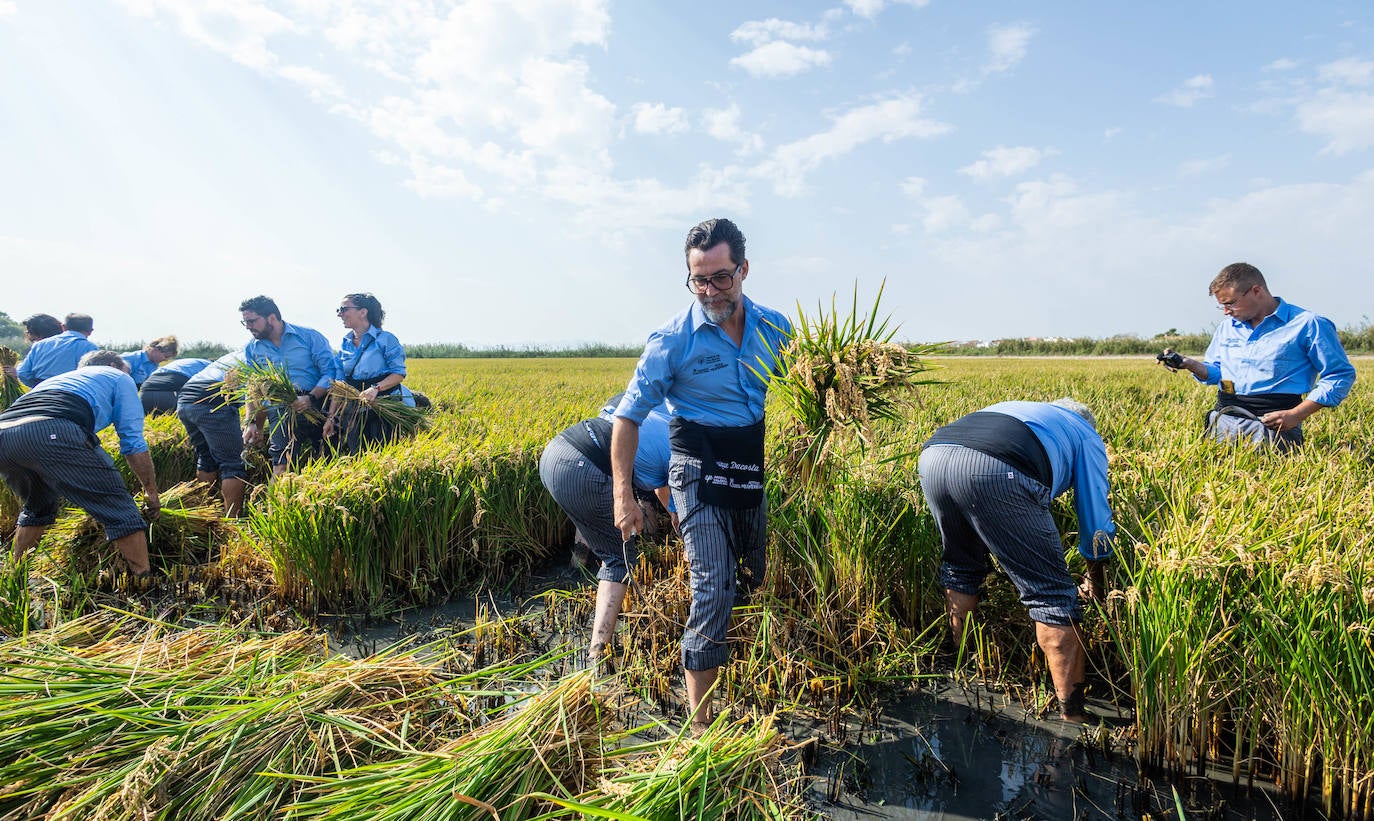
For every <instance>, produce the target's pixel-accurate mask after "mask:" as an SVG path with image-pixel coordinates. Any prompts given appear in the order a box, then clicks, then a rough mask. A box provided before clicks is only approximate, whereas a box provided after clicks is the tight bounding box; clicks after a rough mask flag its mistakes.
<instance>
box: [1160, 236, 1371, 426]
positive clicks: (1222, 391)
mask: <svg viewBox="0 0 1374 821" xmlns="http://www.w3.org/2000/svg"><path fill="white" fill-rule="evenodd" d="M1207 293H1208V294H1209V295H1211V296H1213V297H1215V298H1216V300H1217V307H1218V308H1219V309H1220V310H1221V311H1222V312H1223V313H1224V314H1226V318H1225V319H1223V320H1222V321H1221V323H1220V324H1218V325H1217V329H1216V331H1215V332H1214V333H1213V334H1212V342H1211V344H1209V345H1208V346H1207V353H1206V354H1205V355H1204V357H1203V361H1202V362H1199V361H1198V360H1196V359H1192V358H1190V357H1186V356H1180V357H1179V358H1178V359H1177V360H1173V359H1171V355H1172V354H1173V353H1174V352H1173V351H1172V350H1168V349H1166V350H1165V351H1164V354H1163V355H1162V356H1161V357H1160V362H1161V363H1162V364H1163V365H1164V366H1165V367H1166V368H1168V369H1169V370H1171V371H1176V370H1180V369H1183V370H1187V371H1188V372H1190V373H1191V374H1193V376H1194V377H1195V378H1196V379H1197V380H1198V381H1199V382H1202V383H1203V384H1206V385H1216V386H1218V390H1217V401H1216V407H1215V409H1214V410H1213V411H1212V413H1211V414H1209V419H1210V425H1209V429H1210V430H1212V431H1213V433H1214V436H1215V437H1216V438H1219V439H1224V438H1237V437H1241V438H1252V436H1251V433H1250V431H1249V430H1248V429H1247V427H1253V428H1254V430H1255V431H1256V432H1262V431H1263V429H1264V428H1267V429H1268V431H1270V432H1271V433H1269V434H1268V437H1269V438H1271V439H1273V441H1274V443H1275V444H1276V445H1277V447H1278V448H1279V450H1289V449H1291V448H1293V447H1296V446H1298V445H1301V444H1302V442H1303V434H1302V423H1303V421H1304V420H1306V419H1307V418H1308V417H1310V416H1311V415H1312V414H1314V413H1316V412H1317V411H1319V410H1321V409H1322V408H1334V407H1335V406H1336V405H1339V404H1340V403H1341V400H1343V399H1345V397H1346V395H1347V394H1349V393H1350V388H1351V386H1352V385H1354V384H1355V367H1354V366H1353V365H1351V364H1350V358H1349V357H1348V356H1346V353H1345V348H1343V347H1342V346H1341V340H1340V337H1339V335H1337V333H1336V326H1335V325H1334V324H1333V323H1332V322H1331V320H1329V319H1327V318H1326V317H1324V316H1319V315H1317V314H1315V313H1312V312H1311V311H1308V310H1305V309H1303V308H1299V307H1298V306H1296V305H1293V304H1292V303H1288V302H1284V301H1283V300H1282V299H1280V298H1279V297H1276V296H1274V295H1273V294H1271V293H1270V292H1269V286H1268V284H1267V283H1266V282H1265V281H1264V275H1263V274H1261V273H1260V271H1259V269H1258V268H1256V267H1255V266H1253V265H1251V264H1249V263H1247V262H1235V263H1232V264H1230V265H1227V266H1226V267H1225V268H1222V269H1221V272H1220V273H1218V274H1217V275H1216V277H1215V278H1214V279H1213V280H1212V283H1211V285H1210V286H1209V287H1208V290H1207ZM1304 394H1306V396H1304ZM1225 416H1231V417H1232V418H1233V419H1234V418H1241V419H1242V421H1240V422H1237V423H1235V424H1219V423H1220V422H1226V421H1228V420H1227V419H1219V418H1218V417H1225ZM1261 425H1262V426H1263V427H1260V426H1261Z"/></svg>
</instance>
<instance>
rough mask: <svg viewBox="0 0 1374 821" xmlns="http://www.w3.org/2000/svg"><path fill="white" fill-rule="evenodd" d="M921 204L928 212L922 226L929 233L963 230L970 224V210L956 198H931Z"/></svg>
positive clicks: (950, 196)
mask: <svg viewBox="0 0 1374 821" xmlns="http://www.w3.org/2000/svg"><path fill="white" fill-rule="evenodd" d="M921 204H922V206H923V207H924V208H925V212H926V215H925V219H924V220H922V223H921V224H922V225H923V226H925V229H926V232H927V233H931V234H938V233H942V232H944V231H950V230H953V229H956V228H962V227H964V226H966V225H968V223H969V212H968V208H967V207H966V206H965V205H964V203H963V200H961V199H959V198H958V197H956V196H953V195H949V196H943V197H931V198H929V199H926V200H924V201H922V203H921Z"/></svg>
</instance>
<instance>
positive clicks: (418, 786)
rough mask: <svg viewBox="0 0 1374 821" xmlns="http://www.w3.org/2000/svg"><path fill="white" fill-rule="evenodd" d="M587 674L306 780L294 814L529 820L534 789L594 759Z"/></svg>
mask: <svg viewBox="0 0 1374 821" xmlns="http://www.w3.org/2000/svg"><path fill="white" fill-rule="evenodd" d="M591 685H592V673H591V671H583V672H580V673H575V674H573V675H570V676H568V677H566V678H564V679H563V680H561V681H559V682H558V683H557V684H556V685H554V686H553V687H551V688H549V689H548V690H545V691H543V692H541V693H539V694H537V695H535V696H532V697H530V698H529V700H528V702H527V703H526V704H525V705H524V706H523V707H520V708H518V709H517V710H516V711H515V712H513V713H511V714H510V715H508V716H506V717H504V718H501V719H498V720H496V721H493V722H492V723H490V724H487V725H486V726H483V727H480V728H478V729H476V730H473V731H472V732H470V733H468V734H467V735H464V736H462V737H461V738H458V739H455V740H454V741H452V742H450V743H448V744H445V745H444V746H443V747H440V748H439V749H438V750H435V751H434V752H424V753H419V752H417V753H414V754H411V755H409V756H405V757H403V758H399V759H395V760H392V761H388V762H385V763H377V764H369V765H365V766H361V767H355V768H352V769H347V770H344V771H342V772H340V773H339V774H338V775H337V776H333V777H328V778H319V779H312V783H311V784H310V786H309V787H308V788H307V790H306V797H305V798H304V800H302V801H300V802H299V803H297V804H295V805H293V806H290V807H287V808H286V809H285V814H286V816H287V817H288V818H292V819H306V818H330V819H359V821H364V820H365V821H381V820H382V819H415V820H416V821H419V820H420V819H449V820H451V821H459V820H460V819H469V818H470V819H474V821H475V820H476V819H484V820H485V819H490V818H528V817H529V816H530V815H531V814H532V813H531V811H532V810H533V809H534V808H535V807H536V805H537V803H538V799H537V798H535V795H536V794H538V795H539V796H541V797H552V796H554V795H558V796H562V797H564V798H567V797H570V796H572V795H574V794H576V793H579V792H582V791H583V790H585V789H586V786H587V782H588V777H589V772H590V770H591V769H592V767H593V764H594V762H596V761H597V760H599V757H600V749H601V747H600V744H601V716H600V711H599V708H598V703H597V701H596V700H595V698H594V697H593V695H592V686H591Z"/></svg>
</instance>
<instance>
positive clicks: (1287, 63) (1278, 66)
mask: <svg viewBox="0 0 1374 821" xmlns="http://www.w3.org/2000/svg"><path fill="white" fill-rule="evenodd" d="M1297 67H1298V61H1297V60H1290V59H1288V58H1287V57H1280V58H1279V59H1277V60H1275V61H1274V62H1272V63H1270V64H1269V65H1267V66H1265V67H1264V70H1265V71H1292V70H1293V69H1295V68H1297Z"/></svg>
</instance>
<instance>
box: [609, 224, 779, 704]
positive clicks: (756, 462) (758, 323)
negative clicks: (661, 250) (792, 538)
mask: <svg viewBox="0 0 1374 821" xmlns="http://www.w3.org/2000/svg"><path fill="white" fill-rule="evenodd" d="M683 252H684V255H685V256H686V261H687V282H686V285H687V288H688V290H690V291H691V292H692V294H693V295H695V297H696V299H695V300H694V301H693V302H692V304H691V305H690V306H689V307H688V308H687V309H686V310H684V311H682V312H681V313H679V314H678V315H677V316H675V317H673V318H672V319H671V320H669V321H668V323H667V324H665V325H663V326H661V327H660V328H659V329H658V330H656V331H654V332H653V333H652V334H650V335H649V341H648V343H647V344H646V345H645V348H644V353H643V355H641V356H640V358H639V364H638V365H637V366H636V368H635V373H634V376H633V377H632V378H631V379H630V384H629V387H627V388H626V390H625V396H624V398H623V399H622V400H621V401H620V405H619V406H618V407H617V408H616V411H615V423H614V427H613V429H612V435H611V467H612V474H613V477H614V488H613V490H614V494H615V522H616V526H617V527H618V528H619V529H620V533H621V537H622V538H624V539H625V540H627V541H628V540H630V539H633V538H635V537H636V536H637V535H638V534H639V533H640V532H642V531H643V529H644V517H643V513H642V512H641V510H640V508H639V505H638V504H636V503H635V495H634V461H635V454H636V452H637V449H638V445H639V426H640V424H641V423H643V422H644V420H645V418H646V417H647V416H648V414H649V412H650V411H651V410H653V409H654V408H655V407H657V406H658V405H659V404H660V403H663V402H664V401H665V400H666V402H667V408H668V411H669V413H670V414H671V421H670V439H671V448H672V455H671V457H670V462H669V464H670V468H669V472H668V484H669V488H670V489H671V491H672V494H673V504H674V506H675V507H676V508H677V514H678V527H679V530H680V531H681V533H682V541H683V548H684V552H685V553H686V556H687V560H688V563H689V568H690V571H691V585H692V604H691V609H690V611H689V613H688V616H687V624H686V627H685V630H684V633H683V638H682V666H683V668H684V670H685V677H686V680H687V706H688V711H689V721H690V722H691V723H692V725H693V727H694V729H700V728H702V727H704V726H705V725H709V724H710V723H711V717H712V710H711V704H710V697H709V694H710V692H711V689H712V687H713V686H714V685H715V682H716V678H717V676H718V674H719V672H720V667H721V665H723V664H724V663H725V662H726V661H728V660H729V658H730V645H729V643H728V639H727V633H728V631H729V627H730V614H731V610H732V608H733V606H734V603H735V600H736V595H737V590H738V588H743V590H744V591H747V590H749V589H752V588H753V587H755V586H757V585H759V584H760V583H762V581H763V573H764V569H765V558H766V553H765V545H764V537H765V532H766V526H767V509H766V505H765V500H764V485H763V478H764V477H763V450H764V447H763V445H764V443H763V438H764V422H763V405H764V398H765V394H766V392H767V389H768V386H767V381H766V380H767V378H768V377H769V375H770V374H771V372H772V370H773V369H774V367H775V366H776V361H777V357H778V354H779V352H780V351H781V350H782V348H783V346H784V345H786V344H787V338H788V335H789V334H790V333H791V331H792V323H791V322H789V321H788V319H787V317H786V316H784V315H782V314H781V313H779V312H777V311H774V310H772V309H770V308H765V307H763V306H761V305H758V304H756V303H755V302H753V301H752V300H750V299H749V298H748V297H746V296H744V280H745V278H746V277H748V276H749V260H748V258H747V257H746V256H745V253H744V234H742V233H741V232H740V230H739V228H738V227H736V226H735V224H734V223H733V222H731V221H730V220H727V219H712V220H707V221H705V222H703V223H701V224H699V225H697V226H696V227H694V228H693V229H692V230H691V231H689V232H688V234H687V241H686V243H685V244H684V248H683ZM760 373H761V374H762V375H760ZM740 592H743V591H740Z"/></svg>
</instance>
